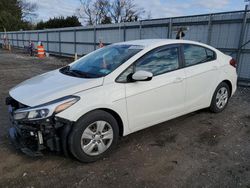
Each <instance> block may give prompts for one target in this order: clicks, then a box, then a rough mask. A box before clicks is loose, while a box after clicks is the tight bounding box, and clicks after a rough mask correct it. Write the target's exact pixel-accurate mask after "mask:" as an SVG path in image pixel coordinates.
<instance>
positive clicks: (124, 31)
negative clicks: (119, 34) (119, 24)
mask: <svg viewBox="0 0 250 188" xmlns="http://www.w3.org/2000/svg"><path fill="white" fill-rule="evenodd" d="M123 41H126V25H125V22H123Z"/></svg>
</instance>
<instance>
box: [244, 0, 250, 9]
mask: <svg viewBox="0 0 250 188" xmlns="http://www.w3.org/2000/svg"><path fill="white" fill-rule="evenodd" d="M245 2H246V3H248V4H247V5H246V9H247V10H249V9H250V0H245Z"/></svg>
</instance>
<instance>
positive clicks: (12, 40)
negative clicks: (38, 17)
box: [7, 33, 14, 46]
mask: <svg viewBox="0 0 250 188" xmlns="http://www.w3.org/2000/svg"><path fill="white" fill-rule="evenodd" d="M7 37H9V35H8V34H7ZM13 37H14V35H13V33H11V43H12V46H14V39H13ZM9 44H10V42H9Z"/></svg>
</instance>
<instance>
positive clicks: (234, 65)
mask: <svg viewBox="0 0 250 188" xmlns="http://www.w3.org/2000/svg"><path fill="white" fill-rule="evenodd" d="M229 63H230V65H232V66H233V67H235V68H236V66H237V62H236V60H235V59H234V58H233V59H231V60H230V62H229Z"/></svg>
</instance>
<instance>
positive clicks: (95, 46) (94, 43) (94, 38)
mask: <svg viewBox="0 0 250 188" xmlns="http://www.w3.org/2000/svg"><path fill="white" fill-rule="evenodd" d="M94 50H96V27H95V25H94Z"/></svg>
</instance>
